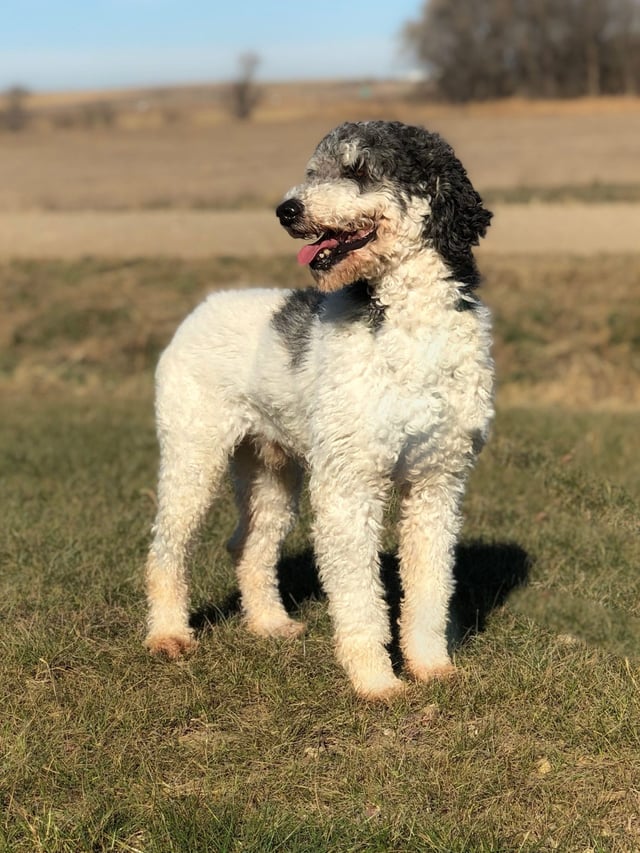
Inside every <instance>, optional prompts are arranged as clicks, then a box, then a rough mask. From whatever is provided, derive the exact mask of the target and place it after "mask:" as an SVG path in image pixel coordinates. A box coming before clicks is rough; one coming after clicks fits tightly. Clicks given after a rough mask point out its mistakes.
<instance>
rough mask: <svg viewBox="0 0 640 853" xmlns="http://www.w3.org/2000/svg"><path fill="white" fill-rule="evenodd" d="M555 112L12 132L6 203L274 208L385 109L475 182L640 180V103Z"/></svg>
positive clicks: (366, 111) (2, 192)
mask: <svg viewBox="0 0 640 853" xmlns="http://www.w3.org/2000/svg"><path fill="white" fill-rule="evenodd" d="M578 106H580V104H578ZM605 106H606V109H605ZM558 110H559V107H558V105H557V104H554V105H547V106H546V107H545V106H544V105H537V106H535V105H531V107H530V110H529V111H528V112H523V111H522V109H521V108H520V107H519V108H518V109H515V108H512V109H508V107H507V106H505V105H496V106H495V107H494V109H493V110H491V109H490V108H489V107H486V108H485V109H483V110H480V109H478V108H471V107H469V108H462V107H460V108H445V107H442V106H432V107H428V106H424V107H420V108H418V107H415V106H410V105H407V104H406V103H402V102H399V103H387V104H385V105H375V104H371V105H369V106H367V105H366V104H362V103H360V104H356V105H351V106H346V105H345V106H344V107H342V108H337V107H335V108H334V109H333V110H326V109H325V110H324V111H323V112H322V113H321V115H319V116H315V117H313V116H311V117H309V116H306V115H300V116H298V117H297V118H290V117H289V118H284V119H283V118H279V119H278V120H275V119H273V120H260V121H255V122H246V123H242V122H233V121H230V120H226V121H218V122H217V123H216V124H212V125H210V126H198V125H194V124H193V123H191V122H189V121H186V120H185V122H184V123H182V124H179V125H177V126H160V127H155V128H153V127H151V128H150V127H145V128H141V129H137V130H133V129H130V130H127V129H123V128H120V127H115V128H113V129H102V130H93V131H92V130H84V131H83V130H68V131H67V130H49V131H46V130H39V131H38V130H30V131H26V132H23V133H19V134H6V133H5V134H2V135H0V210H2V211H16V210H56V211H57V210H123V209H140V208H145V209H166V208H175V207H185V208H209V209H210V208H220V207H222V208H225V207H231V208H238V207H247V206H250V207H256V206H257V207H260V206H268V205H271V204H272V203H273V202H275V201H276V200H277V199H278V198H279V197H280V196H281V195H282V193H283V191H284V190H285V189H287V188H288V187H289V186H291V185H292V184H293V183H295V182H296V181H298V180H299V179H300V177H301V175H302V170H303V167H304V164H305V162H306V160H307V159H308V157H309V155H310V154H311V152H312V150H313V148H314V147H315V145H316V144H317V142H318V141H319V139H320V138H321V137H322V136H323V135H324V134H325V133H326V132H327V131H329V130H330V129H331V128H332V127H333V126H335V125H336V124H337V123H339V122H341V121H343V120H345V119H348V118H351V119H353V118H366V117H382V116H384V117H387V118H393V119H401V120H403V121H409V122H417V123H422V124H424V125H426V126H427V127H429V128H431V129H433V130H437V131H440V132H441V133H442V134H443V135H444V136H445V137H446V138H447V139H448V140H449V141H450V142H451V143H452V144H453V145H454V147H455V149H456V151H457V153H458V155H459V156H460V158H461V159H462V161H463V162H464V163H465V165H466V167H467V169H468V171H469V173H470V175H471V178H472V180H473V182H474V184H475V185H476V186H477V187H478V188H479V189H480V190H484V191H486V190H491V189H493V190H496V189H510V188H516V187H521V186H525V187H558V186H561V187H564V186H568V185H569V186H570V185H580V186H584V185H589V184H592V183H593V182H600V183H604V184H616V185H627V184H635V185H639V184H640V156H638V154H639V151H640V149H639V142H638V140H640V100H638V101H627V100H624V99H621V100H620V101H619V102H614V103H613V104H612V103H611V102H604V104H603V106H602V107H598V106H592V107H591V108H590V109H587V105H582V110H583V111H578V110H577V107H576V104H575V103H574V104H573V105H572V104H568V105H567V106H566V111H565V112H564V113H563V112H558Z"/></svg>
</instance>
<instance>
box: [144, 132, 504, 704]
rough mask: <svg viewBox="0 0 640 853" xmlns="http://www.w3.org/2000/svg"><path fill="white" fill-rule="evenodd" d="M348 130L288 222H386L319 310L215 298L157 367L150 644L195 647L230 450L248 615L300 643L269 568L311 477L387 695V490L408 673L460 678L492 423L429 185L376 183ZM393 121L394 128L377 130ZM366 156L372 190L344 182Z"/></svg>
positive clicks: (333, 566) (305, 187)
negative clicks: (482, 467) (195, 586)
mask: <svg viewBox="0 0 640 853" xmlns="http://www.w3.org/2000/svg"><path fill="white" fill-rule="evenodd" d="M375 124H380V125H382V123H375ZM344 127H347V126H344ZM348 127H349V128H354V130H353V132H352V133H351V134H350V135H349V134H347V136H348V138H347V139H346V140H341V139H340V138H339V134H338V136H337V137H336V136H335V134H336V133H337V132H334V136H331V135H330V136H329V137H327V139H328V140H329V143H328V144H325V147H324V149H323V148H322V144H321V147H320V148H319V149H318V152H316V154H315V155H314V158H313V159H312V161H311V163H310V171H309V175H308V178H307V180H306V181H305V183H304V184H302V185H301V186H300V187H297V188H294V190H292V191H291V192H290V193H289V194H288V196H287V197H286V199H285V201H286V200H287V199H288V200H291V199H296V201H297V202H299V203H300V205H302V208H303V212H302V213H299V215H298V218H297V221H296V222H295V223H293V224H292V223H289V222H287V223H286V224H287V227H289V230H290V231H291V233H294V234H295V235H296V236H316V235H318V234H322V233H323V232H327V233H331V234H335V233H338V232H341V233H342V232H347V231H357V230H358V229H359V228H362V227H365V226H366V227H371V226H372V225H375V227H376V228H377V232H376V236H375V239H373V240H371V242H368V243H367V244H366V245H364V246H363V247H361V248H358V249H356V250H354V251H351V252H348V253H347V254H346V257H344V258H342V259H338V260H337V261H336V262H335V263H333V265H330V266H329V267H328V269H327V270H316V271H315V272H314V275H315V277H316V280H317V282H318V287H319V290H320V292H318V291H314V292H313V299H311V298H310V299H309V300H307V301H305V300H304V299H301V300H300V301H299V303H296V296H300V293H299V292H298V294H297V295H296V294H295V292H292V291H283V290H244V291H238V292H223V293H217V294H214V295H212V296H210V297H209V298H208V299H207V300H206V301H205V302H204V303H203V304H202V305H200V306H199V307H198V308H197V309H196V310H195V311H194V312H193V313H192V314H191V315H190V316H189V317H188V318H187V319H186V320H185V321H184V323H183V324H182V326H181V327H180V328H179V329H178V331H177V333H176V335H175V337H174V339H173V341H172V342H171V344H170V345H169V347H168V348H167V350H166V351H165V352H164V354H163V355H162V358H161V360H160V363H159V366H158V371H157V426H158V435H159V440H160V448H161V464H160V477H159V490H158V501H159V510H158V515H157V519H156V523H155V537H154V540H153V544H152V546H151V551H150V554H149V559H148V564H147V590H148V599H149V608H150V609H149V623H148V636H147V645H148V647H149V648H150V649H151V650H152V651H154V652H162V653H165V654H167V655H168V656H170V657H175V656H177V655H179V654H180V653H181V652H183V651H185V650H187V649H188V648H189V647H190V646H192V645H193V643H194V639H193V634H192V631H191V629H190V627H189V598H188V586H187V580H186V565H185V554H186V549H187V545H188V543H189V540H190V539H191V537H192V535H193V534H194V532H195V530H196V528H197V526H198V523H199V521H200V519H201V517H202V515H203V514H204V512H205V511H206V509H207V508H208V506H209V504H210V501H211V500H212V498H213V495H214V493H215V490H216V487H217V485H218V483H219V481H220V478H221V477H222V476H223V474H224V472H225V470H226V468H227V464H228V460H229V458H230V457H231V458H232V460H233V469H234V475H235V484H236V495H237V501H238V506H239V509H240V521H239V523H238V527H237V530H236V532H235V534H234V536H233V537H232V540H231V542H230V549H231V551H232V553H233V554H234V556H235V558H236V565H237V574H238V581H239V586H240V592H241V597H242V607H243V611H244V615H245V619H246V624H247V626H248V628H249V629H250V630H252V631H253V632H255V633H257V634H261V635H267V636H293V635H296V634H298V633H300V631H301V630H302V629H303V625H302V624H301V623H299V622H297V621H295V620H294V619H292V618H291V617H290V616H289V614H288V613H287V612H286V610H285V608H284V606H283V603H282V601H281V600H280V596H279V593H278V584H277V576H276V565H277V560H278V556H279V551H280V545H281V542H282V540H283V538H284V537H285V535H286V534H287V532H288V531H289V529H290V528H291V525H292V524H293V522H294V519H295V514H296V504H297V496H298V491H299V487H300V480H301V473H300V472H301V469H302V467H307V468H308V470H309V472H310V491H311V501H312V506H313V510H314V517H315V522H314V542H315V552H316V559H317V564H318V568H319V573H320V578H321V581H322V583H323V586H324V588H325V590H326V592H327V595H328V600H329V610H330V613H331V617H332V619H333V623H334V626H335V638H336V650H337V656H338V659H339V660H340V662H341V663H342V665H343V666H344V668H345V670H346V671H347V673H348V675H349V677H350V679H351V681H352V683H353V686H354V688H355V690H356V691H357V692H358V693H359V694H360V695H362V696H365V697H369V698H380V697H386V696H388V695H390V694H392V693H393V692H395V691H396V690H398V689H399V688H400V686H401V684H402V682H401V681H400V679H399V678H398V677H397V676H396V674H395V673H394V671H393V668H392V664H391V660H390V657H389V654H388V651H387V644H388V643H389V640H390V626H389V615H388V612H387V606H386V604H385V601H384V596H383V589H382V584H381V580H380V566H379V557H378V547H379V539H380V531H381V526H382V521H383V512H384V508H385V503H386V500H387V498H388V495H389V492H390V490H391V488H392V487H394V486H395V487H396V488H397V489H398V492H399V494H400V499H401V521H400V528H399V542H400V544H399V558H400V574H401V581H402V587H403V592H404V600H403V604H402V613H401V617H400V643H401V649H402V653H403V656H404V661H405V666H406V668H407V670H408V671H409V672H410V673H411V674H412V675H413V676H414V677H415V678H418V679H421V680H428V679H430V678H433V677H437V676H440V675H443V674H445V673H447V672H449V671H451V669H452V664H451V660H450V657H449V651H448V649H447V640H446V625H447V614H448V605H449V601H450V598H451V595H452V591H453V554H454V546H455V542H456V538H457V536H458V532H459V528H460V512H459V509H460V502H461V498H462V495H463V491H464V484H465V479H466V474H467V472H468V470H469V468H470V466H471V464H472V462H473V460H474V458H475V456H476V454H477V452H478V451H479V449H480V447H481V446H482V444H483V443H484V440H485V439H486V436H487V432H488V428H489V424H490V421H491V418H492V414H493V405H492V389H493V363H492V359H491V355H490V346H491V340H490V318H489V314H488V311H487V309H486V308H485V307H484V306H483V305H482V304H481V303H480V302H479V300H478V299H477V298H476V296H475V295H471V294H470V293H469V289H468V288H467V287H465V286H464V284H463V283H461V281H460V280H459V279H457V278H456V276H455V274H452V262H451V261H450V259H449V256H448V255H447V251H446V250H445V249H441V248H440V247H439V245H438V244H437V241H435V240H431V239H430V238H429V237H428V236H427V237H425V222H426V223H427V224H428V222H429V217H430V216H431V215H432V205H433V199H434V198H435V196H434V194H433V192H429V191H428V188H427V186H426V183H425V186H424V194H422V195H421V194H420V193H422V191H423V190H422V189H420V190H416V189H415V188H414V187H413V186H411V187H409V186H407V184H406V180H404V181H403V180H402V176H400V175H398V174H395V173H392V174H391V175H389V174H384V175H376V173H375V163H371V158H372V157H373V154H371V155H370V154H369V152H375V141H376V136H375V134H374V136H373V142H371V140H370V139H367V140H365V141H366V145H365V144H364V142H363V141H362V137H363V134H364V131H362V130H361V129H362V128H363V127H364V128H366V127H367V126H366V125H349V126H348ZM393 127H394V126H393V125H386V124H384V126H383V128H382V129H383V130H384V133H381V134H380V135H379V136H380V138H381V139H386V138H387V137H386V136H385V134H387V130H388V129H389V128H391V129H393ZM401 127H403V126H401ZM339 130H341V129H339ZM371 130H375V128H372V127H369V128H368V131H371ZM413 130H415V129H413ZM368 131H367V132H368ZM389 133H391V135H393V134H392V132H391V131H389ZM422 133H425V132H422ZM325 143H326V140H325ZM358 152H360V153H358ZM367 157H369V160H370V165H369V169H370V171H369V175H368V180H369V184H367V186H363V185H360V184H358V183H357V181H356V180H355V179H354V178H353V177H345V176H344V174H343V173H342V172H341V170H342V169H344V168H345V163H346V165H348V166H350V164H352V163H353V162H354V161H358V162H359V159H364V160H365V161H366V158H367ZM456 163H457V161H456ZM463 174H464V172H463ZM436 177H438V176H436ZM465 178H466V176H465ZM416 186H418V184H416ZM420 186H421V185H420ZM279 210H280V208H279ZM455 227H456V226H455V224H453V225H452V228H455ZM479 230H480V229H479ZM482 233H483V231H482ZM467 249H468V247H467ZM312 267H313V263H312ZM353 282H360V284H361V285H363V283H364V285H366V298H365V300H364V302H363V300H362V298H359V299H354V295H353V292H352V291H353V288H352V287H351V286H347V287H345V286H344V285H351V283H353ZM361 289H362V288H361ZM292 294H294V295H292ZM367 299H368V300H369V302H367ZM461 300H466V303H464V304H462V307H463V308H466V307H470V310H461ZM467 303H468V304H467ZM296 304H297V305H298V308H299V309H300V310H298V309H296ZM367 312H369V313H367ZM372 317H375V318H376V319H375V321H373V320H372V319H371V318H372Z"/></svg>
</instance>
